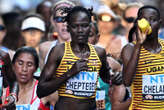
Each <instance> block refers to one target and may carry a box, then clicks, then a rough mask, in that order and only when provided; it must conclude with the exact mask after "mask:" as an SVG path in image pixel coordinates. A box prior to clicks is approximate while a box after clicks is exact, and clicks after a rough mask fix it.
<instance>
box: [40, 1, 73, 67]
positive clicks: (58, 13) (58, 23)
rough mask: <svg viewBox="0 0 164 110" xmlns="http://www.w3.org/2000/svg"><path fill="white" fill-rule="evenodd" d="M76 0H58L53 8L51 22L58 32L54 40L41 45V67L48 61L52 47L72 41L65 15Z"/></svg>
mask: <svg viewBox="0 0 164 110" xmlns="http://www.w3.org/2000/svg"><path fill="white" fill-rule="evenodd" d="M74 6H75V4H74V2H71V1H68V0H60V1H58V2H56V3H55V4H54V5H53V7H52V10H51V23H52V25H53V27H54V28H55V31H56V32H57V33H58V34H57V36H56V37H57V38H56V40H54V41H47V42H43V43H41V44H40V45H39V57H40V68H41V69H43V67H44V64H45V62H46V61H47V57H48V54H49V52H50V50H51V49H52V47H54V46H55V45H56V44H58V43H63V42H65V41H70V40H71V37H70V33H69V32H68V31H67V23H66V22H65V17H66V15H67V13H65V12H64V10H65V9H66V8H71V7H74Z"/></svg>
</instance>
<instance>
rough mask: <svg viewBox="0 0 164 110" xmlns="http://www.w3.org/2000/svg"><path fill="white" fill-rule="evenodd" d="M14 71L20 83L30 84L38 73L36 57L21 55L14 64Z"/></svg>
mask: <svg viewBox="0 0 164 110" xmlns="http://www.w3.org/2000/svg"><path fill="white" fill-rule="evenodd" d="M13 70H14V72H15V74H16V77H17V80H18V82H19V83H25V84H26V83H28V82H29V81H31V80H32V78H33V74H34V72H35V71H36V66H35V62H34V57H33V56H32V55H31V54H30V53H21V54H20V55H19V56H18V57H17V58H16V61H15V63H14V64H13Z"/></svg>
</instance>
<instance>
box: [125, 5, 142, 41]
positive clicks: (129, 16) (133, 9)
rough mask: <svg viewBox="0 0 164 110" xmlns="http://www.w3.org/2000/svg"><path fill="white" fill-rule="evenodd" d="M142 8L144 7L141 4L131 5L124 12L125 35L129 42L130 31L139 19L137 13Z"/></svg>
mask: <svg viewBox="0 0 164 110" xmlns="http://www.w3.org/2000/svg"><path fill="white" fill-rule="evenodd" d="M141 6H143V5H142V4H141V3H136V2H134V3H129V4H127V6H126V8H125V9H124V11H123V15H122V17H123V19H122V26H123V27H124V35H125V36H126V39H127V40H128V39H129V38H128V34H129V31H130V29H131V28H132V27H133V25H134V21H135V20H136V18H137V12H138V10H139V8H140V7H141ZM134 40H135V39H134ZM128 41H129V40H128Z"/></svg>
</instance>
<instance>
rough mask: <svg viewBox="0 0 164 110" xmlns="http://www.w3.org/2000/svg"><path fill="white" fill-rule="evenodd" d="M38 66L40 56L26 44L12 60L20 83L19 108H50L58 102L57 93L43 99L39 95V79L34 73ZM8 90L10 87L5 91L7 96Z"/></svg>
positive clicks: (39, 109) (17, 103)
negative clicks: (35, 77)
mask: <svg viewBox="0 0 164 110" xmlns="http://www.w3.org/2000/svg"><path fill="white" fill-rule="evenodd" d="M38 66H39V58H38V55H37V52H36V50H35V49H34V48H32V47H27V46H25V47H21V48H19V49H17V51H16V53H15V55H14V57H13V60H12V68H13V70H14V72H15V74H16V78H17V81H18V85H19V93H18V99H19V100H18V101H17V102H16V108H17V109H18V110H20V109H21V110H22V109H28V110H49V105H50V104H51V103H53V104H55V103H56V100H57V99H54V97H56V94H53V95H52V96H48V97H45V98H42V99H39V98H38V97H37V94H36V89H37V85H38V81H37V80H36V79H34V78H33V74H34V72H35V71H36V70H37V68H38ZM8 92H9V88H7V89H6V91H5V93H6V94H5V95H6V96H8ZM51 99H53V100H51Z"/></svg>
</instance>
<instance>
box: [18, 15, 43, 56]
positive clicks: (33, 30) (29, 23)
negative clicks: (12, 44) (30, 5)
mask: <svg viewBox="0 0 164 110" xmlns="http://www.w3.org/2000/svg"><path fill="white" fill-rule="evenodd" d="M21 30H22V36H23V38H24V40H25V46H30V47H33V48H35V49H36V51H37V53H39V43H40V42H41V40H42V38H43V37H44V34H45V31H46V28H45V22H44V20H43V19H42V17H41V16H40V15H36V14H32V15H27V16H26V17H25V18H24V19H23V21H22V25H21Z"/></svg>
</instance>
